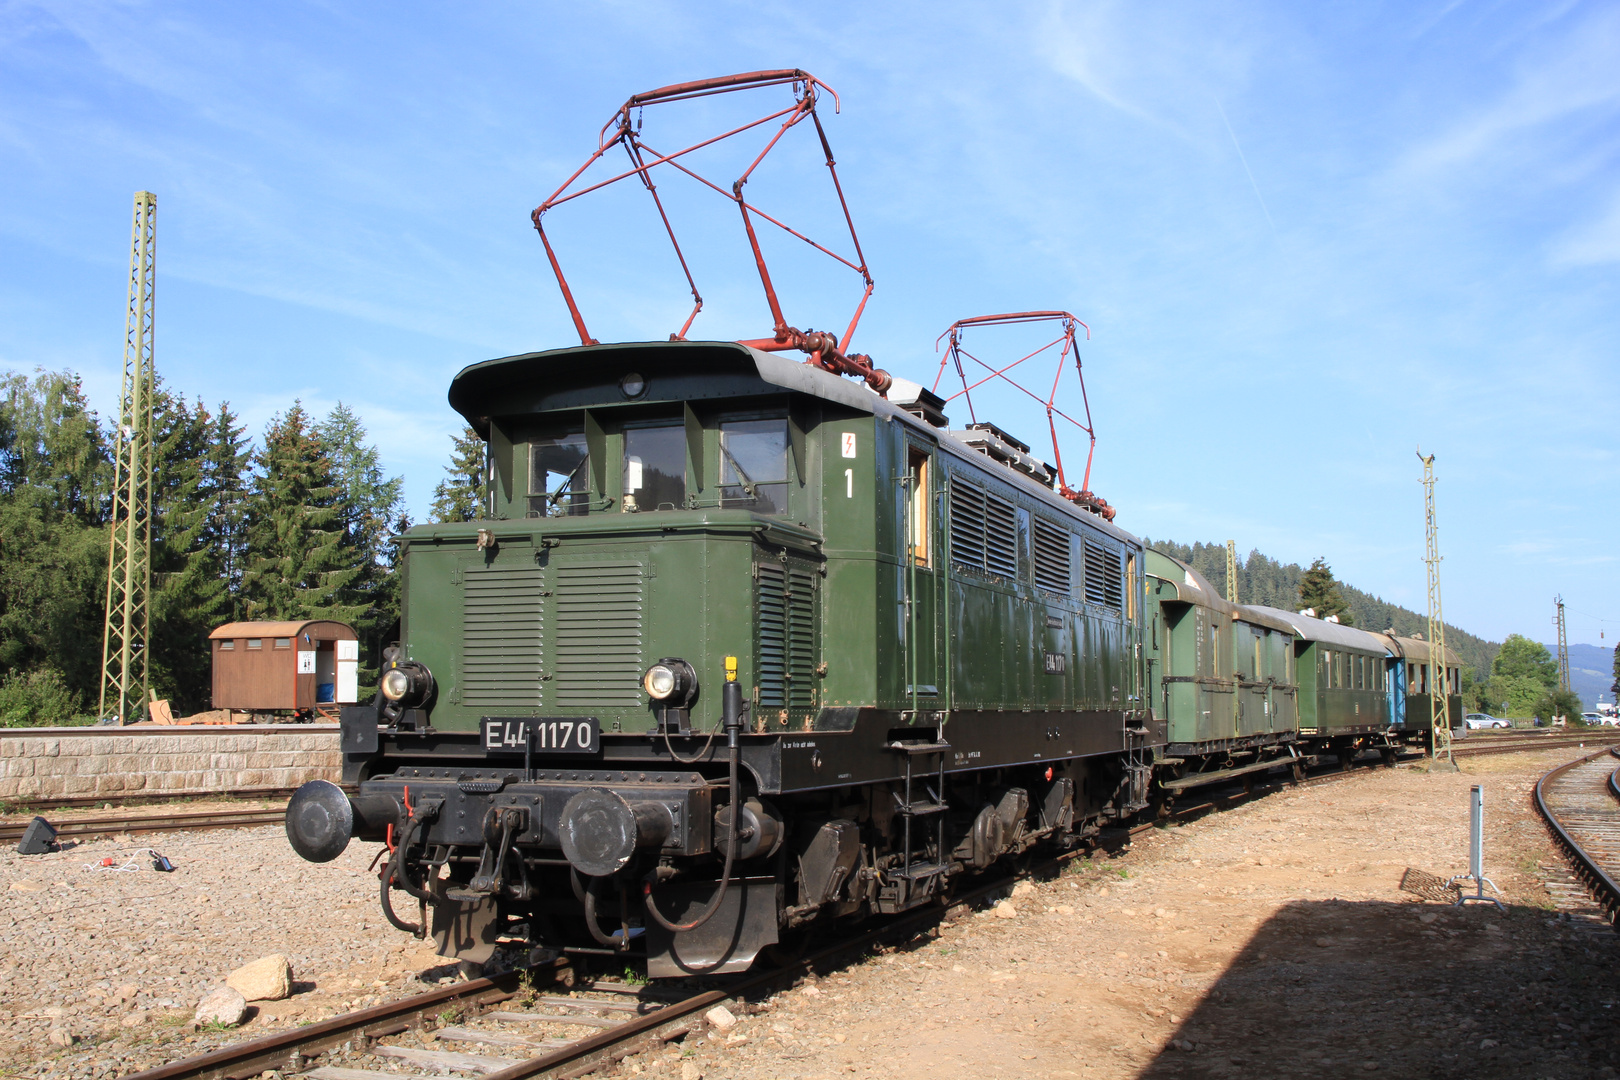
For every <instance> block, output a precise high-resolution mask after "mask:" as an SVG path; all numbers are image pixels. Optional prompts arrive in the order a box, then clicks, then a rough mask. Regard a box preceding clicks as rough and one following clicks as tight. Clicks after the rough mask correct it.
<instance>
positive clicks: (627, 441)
mask: <svg viewBox="0 0 1620 1080" xmlns="http://www.w3.org/2000/svg"><path fill="white" fill-rule="evenodd" d="M685 505H686V425H685V424H684V423H682V422H681V421H679V420H676V421H670V422H665V423H661V424H656V425H647V426H643V427H627V428H625V429H624V502H623V503H622V504H621V506H620V509H621V510H623V511H624V512H625V513H627V514H633V513H636V512H638V511H640V512H643V513H645V512H647V511H650V510H679V509H681V508H682V507H683V506H685Z"/></svg>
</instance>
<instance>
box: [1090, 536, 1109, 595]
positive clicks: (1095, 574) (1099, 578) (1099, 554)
mask: <svg viewBox="0 0 1620 1080" xmlns="http://www.w3.org/2000/svg"><path fill="white" fill-rule="evenodd" d="M1085 548H1086V602H1087V603H1091V604H1106V603H1107V602H1108V549H1107V548H1105V547H1103V546H1102V545H1101V544H1099V543H1097V542H1096V541H1095V540H1090V539H1088V540H1086V541H1085Z"/></svg>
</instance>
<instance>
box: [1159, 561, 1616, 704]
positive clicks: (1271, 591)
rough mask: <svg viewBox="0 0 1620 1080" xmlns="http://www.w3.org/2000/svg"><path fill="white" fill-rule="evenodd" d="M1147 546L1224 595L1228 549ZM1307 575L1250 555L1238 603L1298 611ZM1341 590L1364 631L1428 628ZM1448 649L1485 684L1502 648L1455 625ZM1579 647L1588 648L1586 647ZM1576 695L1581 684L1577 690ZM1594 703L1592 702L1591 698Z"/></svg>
mask: <svg viewBox="0 0 1620 1080" xmlns="http://www.w3.org/2000/svg"><path fill="white" fill-rule="evenodd" d="M1145 543H1147V544H1148V546H1150V547H1156V548H1158V549H1159V550H1160V551H1163V552H1165V553H1166V554H1169V555H1174V556H1175V557H1176V558H1178V559H1180V560H1181V561H1182V562H1184V563H1188V564H1189V565H1191V566H1192V568H1193V569H1194V570H1197V571H1198V572H1199V573H1200V574H1203V575H1204V577H1206V578H1208V579H1209V582H1210V584H1211V585H1213V586H1215V591H1216V592H1218V593H1220V594H1221V595H1223V596H1224V595H1225V594H1226V545H1225V544H1191V545H1188V544H1178V543H1176V542H1175V541H1173V540H1148V541H1145ZM1304 576H1305V570H1304V568H1303V567H1301V566H1300V565H1299V564H1298V563H1289V564H1288V565H1286V566H1284V565H1283V564H1282V563H1279V562H1278V561H1277V560H1276V559H1272V558H1269V557H1267V556H1265V555H1262V554H1260V552H1258V551H1251V552H1249V554H1248V557H1247V558H1245V559H1241V560H1240V561H1239V562H1238V599H1239V600H1240V601H1242V602H1243V603H1245V604H1263V605H1265V606H1266V607H1275V608H1282V609H1283V610H1284V611H1298V610H1299V579H1300V578H1302V577H1304ZM1339 590H1340V592H1342V593H1343V594H1344V598H1345V600H1346V601H1347V602H1348V603H1349V604H1350V614H1351V615H1352V616H1353V617H1354V618H1355V625H1356V626H1358V627H1360V628H1361V629H1363V630H1372V631H1375V632H1379V633H1381V632H1383V631H1385V630H1387V629H1389V628H1390V627H1394V628H1395V633H1396V634H1398V635H1399V636H1401V637H1411V636H1412V635H1414V634H1421V633H1426V632H1427V630H1428V625H1429V617H1428V616H1427V615H1419V614H1418V613H1417V612H1415V611H1412V610H1409V609H1407V608H1403V607H1399V606H1397V605H1395V604H1390V603H1386V602H1385V601H1384V600H1381V599H1379V598H1378V597H1376V596H1373V595H1372V594H1371V593H1365V592H1362V591H1361V590H1360V589H1358V588H1356V587H1355V586H1353V585H1347V584H1345V583H1344V582H1342V581H1341V582H1340V583H1339ZM1446 645H1447V646H1449V647H1450V648H1451V650H1452V651H1453V652H1455V653H1456V654H1457V655H1458V656H1459V657H1461V658H1462V662H1463V666H1464V667H1470V668H1473V669H1474V675H1475V679H1476V680H1477V681H1480V682H1483V681H1484V680H1485V679H1487V678H1489V677H1490V674H1491V661H1492V660H1495V659H1496V654H1497V651H1498V650H1500V649H1501V647H1502V646H1501V643H1500V642H1496V641H1486V640H1485V639H1484V638H1482V637H1478V636H1476V635H1474V634H1470V633H1469V632H1468V631H1466V630H1464V629H1462V628H1461V627H1458V626H1453V625H1451V624H1450V623H1446ZM1581 648H1591V646H1589V645H1585V646H1581ZM1611 662H1612V661H1611V660H1605V661H1604V662H1603V664H1602V668H1603V670H1604V671H1608V670H1609V664H1610V663H1611ZM1570 666H1571V667H1572V668H1573V667H1574V666H1575V647H1574V646H1571V648H1570ZM1581 666H1582V667H1595V666H1597V665H1596V664H1594V663H1591V662H1583V663H1582V665H1581ZM1611 678H1612V677H1611V676H1605V677H1604V682H1603V688H1604V689H1605V690H1607V689H1608V686H1609V682H1610V680H1611ZM1576 690H1577V691H1579V690H1580V685H1579V684H1577V685H1576ZM1594 700H1595V699H1594Z"/></svg>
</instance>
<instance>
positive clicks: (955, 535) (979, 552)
mask: <svg viewBox="0 0 1620 1080" xmlns="http://www.w3.org/2000/svg"><path fill="white" fill-rule="evenodd" d="M951 561H952V562H956V563H960V564H961V565H963V566H972V567H976V568H978V569H980V570H983V569H984V492H982V491H980V490H979V489H978V488H976V487H974V486H973V485H972V484H967V483H963V482H962V481H961V480H958V479H956V478H955V477H952V478H951Z"/></svg>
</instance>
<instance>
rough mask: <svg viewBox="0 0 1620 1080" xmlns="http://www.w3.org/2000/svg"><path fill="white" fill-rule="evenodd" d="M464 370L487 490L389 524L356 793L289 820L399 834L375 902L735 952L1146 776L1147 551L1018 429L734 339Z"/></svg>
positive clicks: (1049, 831) (1152, 734) (406, 917)
mask: <svg viewBox="0 0 1620 1080" xmlns="http://www.w3.org/2000/svg"><path fill="white" fill-rule="evenodd" d="M450 400H451V403H452V404H453V405H454V406H455V408H456V409H457V410H458V411H459V412H461V414H462V415H463V416H465V417H466V418H467V420H468V422H469V423H470V424H472V425H473V426H474V427H475V428H476V429H477V430H478V431H479V432H480V433H482V434H484V435H485V436H486V437H487V438H488V441H489V485H488V496H487V499H488V501H487V504H486V506H485V507H484V516H483V518H482V519H481V520H477V521H471V522H466V523H456V524H440V525H425V526H419V527H417V528H415V529H412V530H411V531H410V532H409V533H407V534H406V536H405V537H404V541H405V549H404V567H405V569H404V582H405V585H404V598H403V613H402V631H401V640H400V642H399V645H398V646H397V649H396V650H395V651H393V652H392V654H391V658H390V660H389V662H388V663H387V665H386V670H385V672H384V675H383V678H382V686H381V690H380V692H379V694H378V696H377V700H376V702H375V703H374V704H373V705H370V706H362V707H357V708H350V709H346V710H345V711H344V713H343V718H342V728H343V735H342V737H343V750H344V755H343V761H344V766H343V768H344V779H345V780H346V781H348V782H350V783H353V784H357V785H358V793H357V794H356V795H354V796H353V797H352V798H350V797H347V796H345V795H344V794H343V792H342V791H341V790H340V789H339V788H337V787H336V786H335V785H330V784H324V783H322V782H316V783H314V784H312V785H309V786H307V787H306V788H305V789H303V790H302V791H300V792H299V794H298V795H297V797H296V798H295V799H294V800H293V803H292V804H291V806H290V807H289V814H288V832H289V836H290V837H291V838H292V840H293V843H294V846H295V847H297V849H298V850H299V851H300V853H301V854H303V855H305V857H307V858H311V859H316V860H320V859H330V858H334V857H335V856H336V855H337V853H338V852H340V851H341V850H342V849H343V847H344V845H345V844H346V843H347V842H348V840H349V839H350V837H351V836H357V837H360V838H363V839H371V840H381V839H387V840H388V841H389V843H390V850H391V855H390V859H389V862H388V865H387V867H386V868H385V871H384V875H383V879H384V880H383V890H382V893H383V901H384V905H385V908H386V909H387V912H388V916H389V918H390V919H391V920H393V921H394V923H395V924H396V925H398V926H401V927H404V928H407V929H410V930H412V931H414V932H416V933H418V934H428V933H431V934H432V935H433V936H434V939H435V942H436V943H437V944H438V946H439V948H440V950H441V952H442V953H443V954H445V955H447V956H459V957H462V958H464V959H469V960H472V961H481V960H483V959H485V958H487V957H488V956H489V954H490V952H491V951H492V950H493V948H494V946H495V943H496V942H497V941H498V940H500V939H502V938H503V937H504V936H508V935H513V934H516V935H519V936H524V935H526V936H527V939H528V940H529V941H531V942H532V943H534V944H535V945H537V946H544V947H550V948H559V949H584V950H605V951H612V952H621V953H626V954H631V955H636V956H641V955H645V956H646V958H647V965H648V972H649V974H650V975H652V976H655V977H657V976H672V975H679V974H684V973H688V972H717V971H733V970H740V969H742V968H745V967H747V966H748V965H749V964H750V963H751V962H752V961H753V959H754V957H755V955H756V954H757V953H758V952H759V951H760V950H761V949H762V948H764V947H766V946H768V945H771V944H773V943H775V942H777V941H778V940H779V938H780V936H781V935H783V934H784V933H788V932H790V931H792V930H794V929H795V928H798V927H802V926H805V925H806V924H808V923H810V922H812V921H814V920H817V919H819V918H826V917H836V916H847V915H860V914H863V913H870V912H894V911H901V910H905V909H907V908H911V907H914V906H916V905H919V904H924V903H931V902H934V901H935V900H936V899H937V898H940V897H943V896H945V895H948V893H949V892H950V890H951V888H952V886H953V883H954V882H955V881H956V880H957V878H958V877H959V875H961V874H964V873H967V872H970V871H973V870H975V869H980V868H984V867H987V866H989V865H990V864H991V863H992V862H994V861H995V860H997V859H998V858H1001V857H1003V856H1005V855H1008V854H1009V853H1015V852H1018V851H1022V850H1024V849H1026V848H1027V847H1029V846H1030V845H1031V844H1034V843H1036V842H1037V841H1041V840H1045V841H1049V842H1052V843H1058V844H1062V843H1072V842H1074V841H1075V840H1076V839H1078V838H1079V837H1081V836H1084V835H1085V834H1087V833H1090V832H1094V831H1095V830H1096V829H1097V828H1098V827H1099V825H1100V824H1101V823H1102V822H1104V821H1105V820H1107V819H1110V818H1118V817H1122V816H1126V815H1129V814H1131V813H1134V812H1135V811H1137V810H1139V809H1140V808H1142V807H1143V806H1145V805H1146V804H1147V801H1148V799H1149V794H1150V792H1149V788H1150V775H1151V763H1152V758H1153V755H1154V753H1155V750H1156V748H1159V747H1162V745H1163V743H1164V741H1165V735H1164V729H1163V724H1162V722H1161V721H1159V720H1157V719H1156V718H1155V714H1154V712H1153V710H1152V708H1151V703H1150V702H1149V701H1147V699H1146V688H1147V679H1148V671H1147V669H1148V667H1149V666H1150V665H1149V664H1148V652H1147V650H1145V649H1144V644H1145V641H1144V628H1145V626H1146V624H1147V617H1146V612H1145V603H1144V601H1145V600H1146V599H1147V597H1146V594H1145V591H1144V590H1145V578H1144V562H1143V560H1144V551H1143V548H1142V546H1141V543H1140V542H1139V541H1138V540H1136V539H1135V538H1133V537H1131V536H1130V535H1129V534H1127V533H1125V532H1124V531H1122V530H1121V529H1118V528H1116V527H1115V526H1113V525H1112V524H1111V523H1109V522H1108V521H1106V520H1104V519H1103V518H1102V517H1101V516H1099V515H1098V514H1096V513H1093V512H1090V511H1088V510H1087V509H1084V508H1082V507H1081V506H1079V505H1076V503H1074V502H1071V501H1070V500H1068V499H1065V498H1063V497H1061V496H1060V495H1059V494H1058V493H1057V492H1056V491H1055V490H1054V485H1053V477H1052V474H1051V471H1050V470H1049V469H1048V468H1047V467H1046V466H1044V465H1043V464H1041V463H1040V462H1039V461H1037V460H1036V459H1035V458H1033V457H1031V456H1030V455H1029V453H1028V449H1027V447H1025V446H1023V445H1022V444H1020V443H1018V442H1016V440H1014V439H1012V438H1011V437H1010V436H1008V435H1006V434H1005V433H1003V432H1001V431H999V430H997V429H995V428H994V427H992V426H991V425H978V426H975V427H972V428H968V429H963V430H958V431H950V430H948V429H947V428H946V426H945V424H946V420H945V417H944V416H943V415H942V414H941V413H940V410H939V405H940V402H939V399H938V398H936V397H934V396H933V395H932V394H930V393H929V392H927V391H925V390H923V389H922V388H921V387H918V386H916V385H915V384H907V383H904V382H903V381H896V382H894V383H893V384H892V385H891V386H889V387H888V396H887V397H885V396H882V395H880V394H879V393H877V392H875V391H874V390H873V389H871V388H870V387H869V386H867V385H863V384H861V383H856V382H852V381H850V380H847V379H843V378H840V377H839V376H838V375H835V374H831V373H829V372H827V371H824V370H822V369H820V368H819V367H817V366H815V365H813V364H809V363H801V362H796V361H794V360H792V359H787V358H784V357H782V356H780V355H776V354H772V353H767V352H762V351H759V350H757V349H753V348H750V347H747V346H744V345H740V344H735V343H723V342H657V343H645V344H623V345H597V346H592V347H589V348H573V349H560V350H555V351H551V352H543V353H532V354H527V355H523V356H515V357H509V358H506V359H501V360H493V361H489V362H487V363H483V364H478V365H474V366H472V367H470V368H467V369H466V370H464V371H462V372H461V373H460V374H459V375H458V376H457V377H456V379H455V381H454V383H453V385H452V387H451V390H450ZM401 892H404V893H406V894H409V896H410V897H411V898H412V899H414V901H415V904H414V907H415V908H416V909H417V910H419V911H420V914H418V915H416V916H415V917H414V918H413V917H412V914H413V913H412V911H411V910H409V906H408V905H407V904H405V903H402V902H401V901H402V900H403V898H402V897H401V896H400V893H401ZM401 908H407V910H405V911H403V912H402V911H400V909H401Z"/></svg>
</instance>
